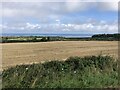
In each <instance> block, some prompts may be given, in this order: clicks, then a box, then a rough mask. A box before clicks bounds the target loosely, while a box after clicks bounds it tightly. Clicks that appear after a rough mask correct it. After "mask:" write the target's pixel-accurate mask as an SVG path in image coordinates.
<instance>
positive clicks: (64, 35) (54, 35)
mask: <svg viewBox="0 0 120 90" xmlns="http://www.w3.org/2000/svg"><path fill="white" fill-rule="evenodd" d="M92 35H93V34H38V33H37V34H33V33H2V34H1V35H0V36H51V37H56V36H59V37H73V38H77V37H78V38H81V37H91V36H92Z"/></svg>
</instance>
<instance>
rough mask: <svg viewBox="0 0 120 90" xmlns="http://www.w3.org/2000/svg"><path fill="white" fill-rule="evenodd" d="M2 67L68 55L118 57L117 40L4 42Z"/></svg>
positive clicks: (66, 56)
mask: <svg viewBox="0 0 120 90" xmlns="http://www.w3.org/2000/svg"><path fill="white" fill-rule="evenodd" d="M1 46H2V67H3V68H6V67H10V66H14V65H19V64H28V63H33V62H43V61H48V60H56V59H62V60H64V59H66V58H68V57H70V56H87V55H99V54H101V53H102V54H103V55H112V56H114V57H115V58H117V57H118V42H117V41H57V42H37V43H4V44H1Z"/></svg>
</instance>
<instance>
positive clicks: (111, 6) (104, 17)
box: [0, 0, 118, 34]
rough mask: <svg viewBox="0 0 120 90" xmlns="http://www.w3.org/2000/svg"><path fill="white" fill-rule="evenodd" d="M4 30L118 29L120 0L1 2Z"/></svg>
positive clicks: (90, 31) (0, 25)
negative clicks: (113, 0) (111, 0)
mask: <svg viewBox="0 0 120 90" xmlns="http://www.w3.org/2000/svg"><path fill="white" fill-rule="evenodd" d="M0 4H2V8H0V11H1V12H2V14H0V19H2V22H0V29H2V32H3V33H42V34H43V33H49V34H50V33H54V34H59V33H60V34H61V33H63V34H66V33H69V34H73V33H74V34H95V33H117V32H118V26H117V25H118V2H117V1H116V2H105V1H102V2H99V1H96V0H94V2H81V1H80V0H74V2H73V1H70V0H64V2H63V1H62V2H59V1H57V2H55V1H54V2H48V1H46V2H42V1H41V2H35V1H33V0H32V1H31V2H15V0H14V1H11V2H8V1H6V2H1V3H0Z"/></svg>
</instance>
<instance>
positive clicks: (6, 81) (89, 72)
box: [2, 55, 118, 88]
mask: <svg viewBox="0 0 120 90" xmlns="http://www.w3.org/2000/svg"><path fill="white" fill-rule="evenodd" d="M117 70H118V64H117V60H115V59H113V58H112V57H110V56H101V55H99V56H89V57H83V58H81V57H70V58H68V59H67V60H66V61H50V62H45V63H43V64H40V63H39V64H32V65H20V66H16V67H12V68H9V69H7V70H4V71H3V73H2V78H3V88H11V87H12V88H85V87H89V88H90V87H92V88H98V87H100V88H101V87H118V72H117Z"/></svg>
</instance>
